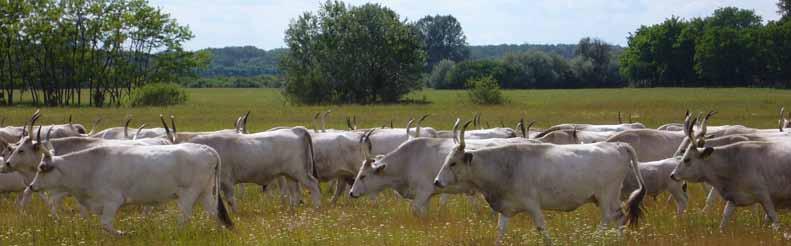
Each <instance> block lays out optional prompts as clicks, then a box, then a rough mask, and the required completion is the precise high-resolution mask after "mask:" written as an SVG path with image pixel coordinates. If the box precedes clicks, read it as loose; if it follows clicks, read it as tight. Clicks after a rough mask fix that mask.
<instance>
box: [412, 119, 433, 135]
mask: <svg viewBox="0 0 791 246" xmlns="http://www.w3.org/2000/svg"><path fill="white" fill-rule="evenodd" d="M429 116H431V114H425V115H423V116H422V117H420V119H419V120H418V121H417V125H416V127H415V137H416V138H419V137H420V125H422V124H423V121H424V120H426V118H428V117H429Z"/></svg>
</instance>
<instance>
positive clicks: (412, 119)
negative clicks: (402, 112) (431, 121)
mask: <svg viewBox="0 0 791 246" xmlns="http://www.w3.org/2000/svg"><path fill="white" fill-rule="evenodd" d="M414 123H415V118H409V121H407V122H406V135H407V138H408V137H409V136H410V135H409V128H412V124H414Z"/></svg>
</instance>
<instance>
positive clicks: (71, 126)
mask: <svg viewBox="0 0 791 246" xmlns="http://www.w3.org/2000/svg"><path fill="white" fill-rule="evenodd" d="M40 117H41V111H40V110H36V112H35V113H33V116H31V118H30V119H29V120H28V121H27V122H26V123H25V126H22V127H15V126H6V127H4V128H0V145H8V144H11V143H16V142H18V141H19V139H20V138H22V137H23V136H26V135H27V134H29V133H30V132H32V131H33V126H34V125H35V124H36V121H37V120H38V119H39V118H40ZM71 121H72V117H71V115H69V119H68V123H67V124H59V125H50V126H46V127H45V128H44V131H46V132H49V131H50V128H51V129H52V138H62V137H71V136H85V135H87V134H89V133H92V132H93V131H94V129H95V127H96V121H95V122H94V128H93V129H91V132H86V131H85V127H84V126H83V125H81V124H75V123H72V122H71ZM0 147H2V146H0Z"/></svg>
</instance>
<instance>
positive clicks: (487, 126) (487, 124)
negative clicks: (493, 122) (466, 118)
mask: <svg viewBox="0 0 791 246" xmlns="http://www.w3.org/2000/svg"><path fill="white" fill-rule="evenodd" d="M485 123H486V128H487V129H491V128H492V127H491V126H489V121H486V122H485ZM481 130H483V129H481Z"/></svg>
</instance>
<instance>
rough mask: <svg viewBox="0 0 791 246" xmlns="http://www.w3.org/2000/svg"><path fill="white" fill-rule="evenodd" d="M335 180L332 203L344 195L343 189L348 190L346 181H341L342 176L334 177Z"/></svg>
mask: <svg viewBox="0 0 791 246" xmlns="http://www.w3.org/2000/svg"><path fill="white" fill-rule="evenodd" d="M333 181H334V183H333V184H335V189H334V190H333V192H332V193H333V194H332V199H330V203H332V204H335V202H336V201H338V198H340V197H341V196H342V195H343V191H345V190H346V182H344V181H341V180H340V178H337V179H334V180H333Z"/></svg>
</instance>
